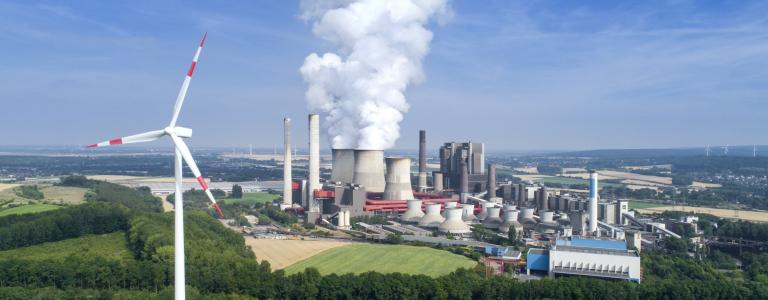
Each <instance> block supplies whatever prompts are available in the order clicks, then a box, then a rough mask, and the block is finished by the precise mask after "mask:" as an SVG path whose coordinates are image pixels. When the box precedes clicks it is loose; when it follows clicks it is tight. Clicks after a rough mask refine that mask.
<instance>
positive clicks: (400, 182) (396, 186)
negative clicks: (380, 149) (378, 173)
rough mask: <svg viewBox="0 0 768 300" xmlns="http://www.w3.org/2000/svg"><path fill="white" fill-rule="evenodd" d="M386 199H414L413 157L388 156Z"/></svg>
mask: <svg viewBox="0 0 768 300" xmlns="http://www.w3.org/2000/svg"><path fill="white" fill-rule="evenodd" d="M383 198H384V200H412V199H414V198H413V187H412V186H411V159H410V158H407V157H387V177H386V185H385V187H384V197H383Z"/></svg>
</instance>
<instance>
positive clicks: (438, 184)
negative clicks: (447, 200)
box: [432, 171, 443, 193]
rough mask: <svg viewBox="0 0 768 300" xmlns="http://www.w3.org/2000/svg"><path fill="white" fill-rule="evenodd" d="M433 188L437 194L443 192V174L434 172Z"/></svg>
mask: <svg viewBox="0 0 768 300" xmlns="http://www.w3.org/2000/svg"><path fill="white" fill-rule="evenodd" d="M432 186H433V187H434V191H435V193H440V192H442V191H443V173H440V172H437V171H435V172H432Z"/></svg>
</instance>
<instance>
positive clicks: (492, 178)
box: [487, 164, 496, 199]
mask: <svg viewBox="0 0 768 300" xmlns="http://www.w3.org/2000/svg"><path fill="white" fill-rule="evenodd" d="M487 196H488V197H487V199H491V198H493V197H496V165H494V164H488V195H487Z"/></svg>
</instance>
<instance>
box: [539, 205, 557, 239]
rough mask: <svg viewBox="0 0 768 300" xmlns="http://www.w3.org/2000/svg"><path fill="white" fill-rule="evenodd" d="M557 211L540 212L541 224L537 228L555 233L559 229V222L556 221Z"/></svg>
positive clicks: (541, 231)
mask: <svg viewBox="0 0 768 300" xmlns="http://www.w3.org/2000/svg"><path fill="white" fill-rule="evenodd" d="M554 215H555V213H554V212H553V211H551V210H545V211H541V212H539V218H540V219H539V221H540V222H539V224H538V225H537V228H536V230H537V231H538V232H540V233H547V234H553V233H555V230H557V227H558V224H557V222H555V221H554Z"/></svg>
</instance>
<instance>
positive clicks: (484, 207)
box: [477, 202, 491, 221]
mask: <svg viewBox="0 0 768 300" xmlns="http://www.w3.org/2000/svg"><path fill="white" fill-rule="evenodd" d="M490 205H491V203H490V202H480V213H479V214H478V215H477V219H478V220H480V221H482V220H485V218H487V217H488V207H489V206H490Z"/></svg>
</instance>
